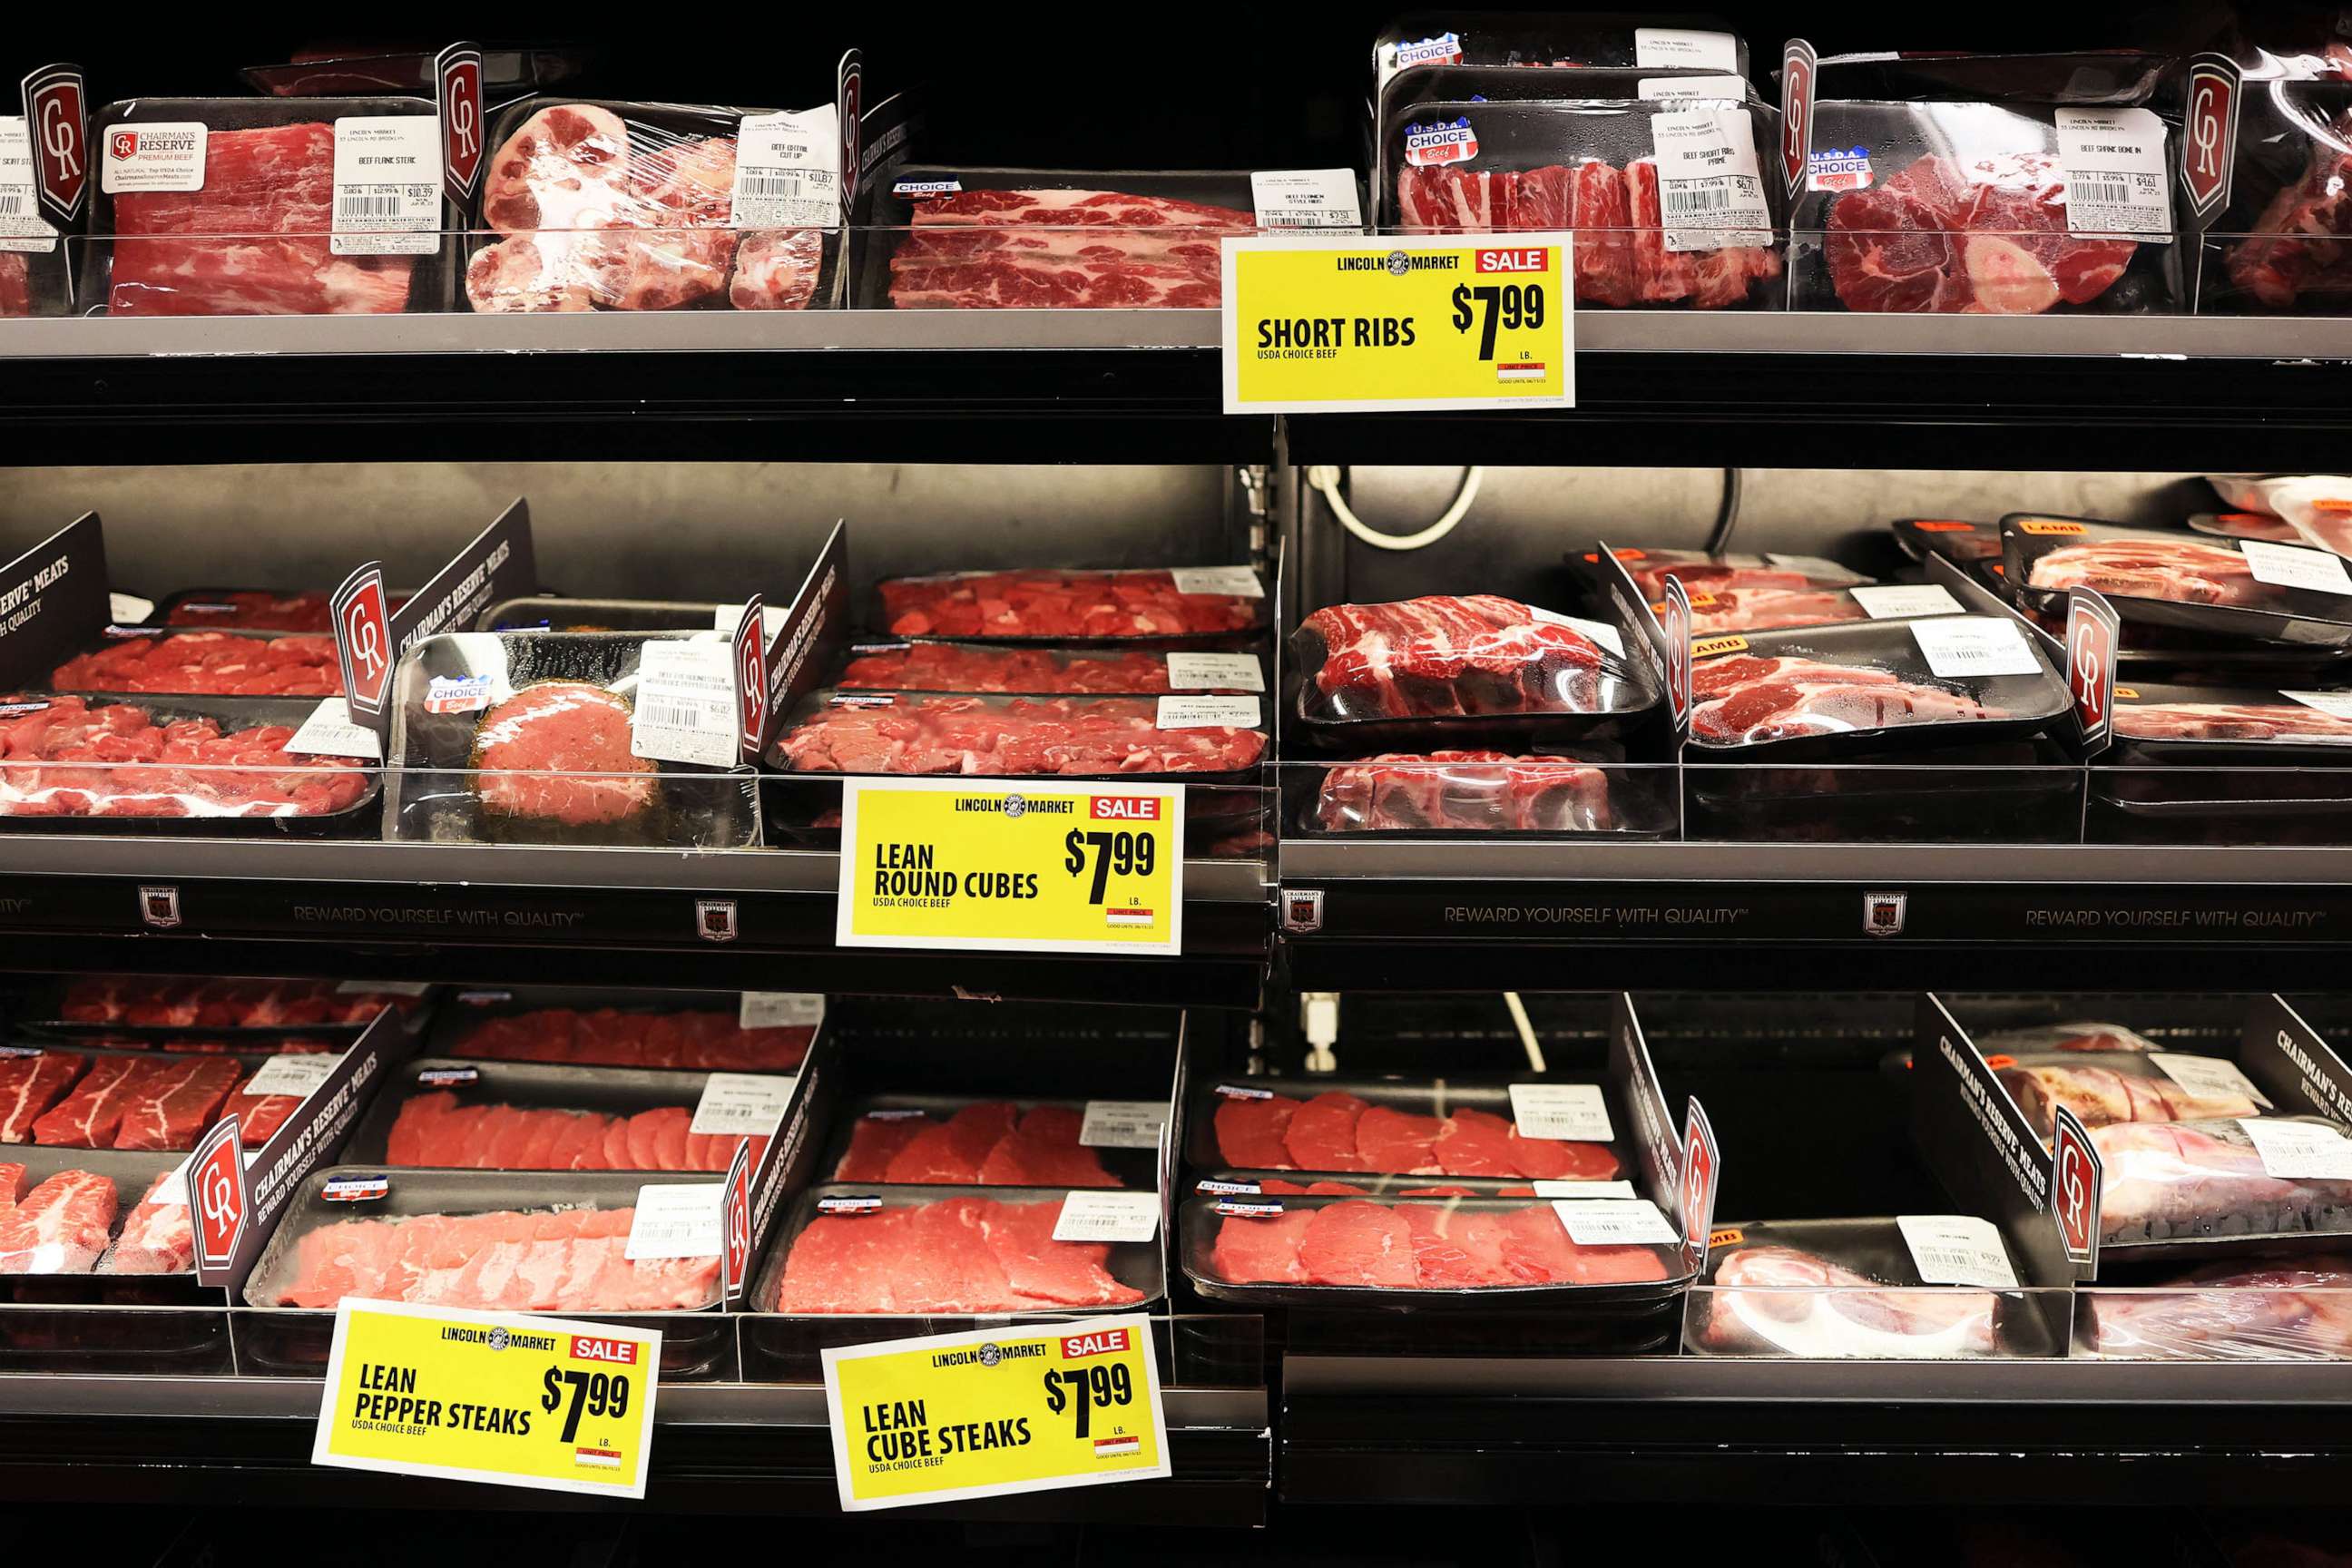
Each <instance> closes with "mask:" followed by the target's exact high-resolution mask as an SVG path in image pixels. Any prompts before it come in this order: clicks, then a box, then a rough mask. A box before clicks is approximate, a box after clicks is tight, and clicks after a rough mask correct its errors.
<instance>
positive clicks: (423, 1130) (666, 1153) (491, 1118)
mask: <svg viewBox="0 0 2352 1568" xmlns="http://www.w3.org/2000/svg"><path fill="white" fill-rule="evenodd" d="M693 1120H694V1113H693V1111H692V1110H688V1108H687V1107H684V1106H663V1107H658V1108H656V1109H654V1110H644V1111H639V1112H637V1113H636V1114H635V1115H634V1116H606V1115H604V1114H603V1113H601V1112H598V1111H593V1110H551V1109H545V1108H536V1107H520V1106H512V1105H497V1104H478V1105H461V1104H460V1103H458V1100H457V1096H456V1095H455V1094H452V1093H449V1092H448V1091H446V1090H436V1091H434V1092H432V1093H429V1094H419V1095H413V1096H411V1097H410V1098H409V1099H408V1100H404V1101H403V1102H402V1104H401V1107H400V1114H399V1115H397V1116H395V1117H394V1118H393V1123H392V1130H391V1131H390V1132H389V1133H388V1134H387V1135H386V1137H385V1140H384V1163H386V1164H389V1165H427V1166H437V1167H442V1168H446V1169H455V1170H493V1169H494V1170H509V1171H723V1170H725V1169H727V1167H728V1165H729V1163H730V1162H731V1161H732V1160H733V1159H734V1157H735V1146H736V1144H738V1143H739V1142H742V1140H741V1139H740V1137H723V1136H719V1135H718V1134H713V1133H697V1132H694V1131H691V1130H690V1129H691V1125H692V1122H693ZM767 1144H768V1140H767V1139H766V1137H764V1136H761V1135H756V1134H755V1135H753V1137H752V1138H751V1160H752V1163H754V1164H756V1163H758V1162H759V1160H760V1157H761V1153H762V1152H764V1151H765V1149H766V1148H767Z"/></svg>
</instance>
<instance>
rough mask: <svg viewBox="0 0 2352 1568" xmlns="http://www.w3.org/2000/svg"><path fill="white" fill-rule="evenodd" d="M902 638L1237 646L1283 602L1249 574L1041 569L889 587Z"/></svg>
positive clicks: (888, 605)
mask: <svg viewBox="0 0 2352 1568" xmlns="http://www.w3.org/2000/svg"><path fill="white" fill-rule="evenodd" d="M876 592H877V595H879V597H880V601H881V604H880V608H881V623H882V628H883V629H884V630H886V631H887V632H888V633H890V635H891V636H893V637H950V638H952V637H970V638H983V639H987V640H990V641H997V640H1013V641H1021V642H1039V643H1054V642H1061V643H1092V642H1134V641H1140V642H1142V643H1143V644H1144V645H1145V646H1150V644H1151V643H1154V642H1157V641H1160V640H1163V639H1173V640H1176V641H1180V642H1184V641H1192V640H1197V639H1200V638H1203V637H1228V638H1229V637H1241V636H1246V635H1248V634H1250V633H1253V632H1255V631H1257V630H1259V629H1260V628H1261V627H1263V626H1265V624H1266V617H1267V613H1268V611H1269V609H1270V607H1271V605H1272V603H1273V601H1271V600H1270V599H1268V598H1267V597H1266V596H1265V584H1264V583H1263V582H1262V581H1260V580H1259V578H1258V577H1257V574H1255V573H1254V572H1252V571H1250V570H1249V569H1248V568H1246V567H1227V566H1221V567H1202V568H1177V569H1174V570H1169V569H1166V568H1157V567H1150V568H1127V569H1117V570H1094V569H1087V568H1062V567H1051V566H1045V567H1031V568H1023V569H1017V570H1013V571H1005V572H942V573H936V574H929V575H926V576H921V577H886V578H884V579H883V580H882V582H881V583H880V584H877V587H876Z"/></svg>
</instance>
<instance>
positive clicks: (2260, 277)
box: [0, 114, 2352, 313]
mask: <svg viewBox="0 0 2352 1568" xmlns="http://www.w3.org/2000/svg"><path fill="white" fill-rule="evenodd" d="M2347 240H2352V114H2343V115H2339V116H2337V117H2336V120H2335V121H2334V122H2333V123H2331V124H2330V125H2329V126H2328V128H2327V131H2326V134H2325V135H2315V136H2314V137H2313V138H2312V142H2311V162H2310V163H2309V164H2308V165H2307V166H2306V167H2305V169H2304V172H2303V177H2302V178H2301V179H2299V180H2296V181H2295V182H2294V184H2289V185H2286V186H2284V187H2283V188H2282V189H2281V190H2280V191H2279V193H2278V195H2275V196H2273V197H2272V198H2271V200H2270V203H2269V205H2266V206H2265V207H2263V212H2262V216H2260V217H2258V218H2256V219H2255V220H2254V226H2253V230H2252V236H2251V237H2248V238H2247V239H2245V240H2243V241H2242V242H2240V243H2239V244H2236V245H2233V246H2231V247H2230V250H2229V257H2228V262H2227V265H2228V267H2229V270H2230V280H2231V282H2233V283H2235V284H2237V286H2238V287H2239V288H2241V289H2245V290H2246V291H2247V292H2248V293H2250V294H2252V296H2253V297H2254V299H2255V300H2257V301H2259V302H2260V303H2262V304H2264V305H2267V306H2269V307H2270V308H2271V309H2273V310H2290V309H2292V308H2293V307H2294V303H2295V300H2296V299H2297V297H2298V296H2300V295H2302V294H2303V293H2305V291H2306V290H2310V291H2325V292H2327V293H2330V294H2336V293H2341V292H2342V291H2344V290H2345V289H2347V286H2352V267H2347V262H2352V247H2347ZM0 313H5V312H0Z"/></svg>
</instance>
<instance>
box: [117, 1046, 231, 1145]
mask: <svg viewBox="0 0 2352 1568" xmlns="http://www.w3.org/2000/svg"><path fill="white" fill-rule="evenodd" d="M243 1076H244V1069H243V1068H240V1067H238V1066H237V1065H236V1063H235V1062H233V1061H230V1060H228V1059H227V1058H223V1057H194V1058H186V1059H184V1060H180V1061H172V1062H157V1063H155V1064H153V1065H152V1067H150V1068H147V1070H145V1071H143V1072H141V1073H140V1074H138V1075H137V1076H136V1077H135V1078H134V1079H133V1080H132V1083H131V1089H130V1090H129V1091H128V1095H127V1098H126V1100H125V1102H124V1104H123V1107H122V1121H121V1127H120V1128H119V1129H118V1130H117V1131H116V1132H115V1135H114V1147H116V1148H118V1149H192V1148H194V1147H195V1142H196V1140H197V1139H198V1138H199V1137H201V1136H202V1135H203V1133H204V1131H205V1129H206V1128H207V1127H210V1126H211V1125H212V1124H213V1122H214V1121H215V1119H216V1118H217V1117H218V1115H219V1112H220V1109H221V1106H222V1105H223V1104H224V1103H225V1102H226V1100H227V1099H228V1096H229V1091H230V1090H231V1089H235V1088H236V1082H237V1079H240V1078H242V1077H243Z"/></svg>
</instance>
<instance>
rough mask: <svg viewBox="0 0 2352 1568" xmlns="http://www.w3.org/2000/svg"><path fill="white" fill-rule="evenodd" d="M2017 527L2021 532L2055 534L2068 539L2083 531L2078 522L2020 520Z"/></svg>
mask: <svg viewBox="0 0 2352 1568" xmlns="http://www.w3.org/2000/svg"><path fill="white" fill-rule="evenodd" d="M2017 528H2018V531H2019V532H2021V533H2040V534H2055V535H2057V536H2059V537H2061V538H2069V539H2071V538H2074V537H2075V536H2077V535H2079V534H2081V533H2082V532H2083V531H2084V528H2083V525H2082V524H2081V523H2079V522H2021V523H2019V524H2018V525H2017Z"/></svg>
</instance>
